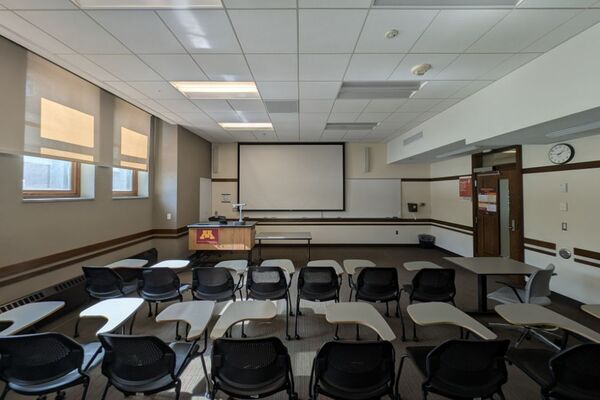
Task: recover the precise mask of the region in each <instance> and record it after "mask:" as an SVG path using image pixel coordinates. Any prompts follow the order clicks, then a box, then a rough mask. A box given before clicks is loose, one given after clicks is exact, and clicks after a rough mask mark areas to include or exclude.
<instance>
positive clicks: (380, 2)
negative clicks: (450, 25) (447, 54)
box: [373, 0, 519, 7]
mask: <svg viewBox="0 0 600 400" xmlns="http://www.w3.org/2000/svg"><path fill="white" fill-rule="evenodd" d="M518 2H519V0H375V2H374V3H373V5H374V6H375V7H513V6H515V5H516V4H517V3H518Z"/></svg>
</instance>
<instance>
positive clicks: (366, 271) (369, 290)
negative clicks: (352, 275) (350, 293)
mask: <svg viewBox="0 0 600 400" xmlns="http://www.w3.org/2000/svg"><path fill="white" fill-rule="evenodd" d="M354 290H355V295H354V299H355V300H356V301H358V300H362V301H367V302H371V303H385V316H386V317H389V316H390V309H389V302H390V301H395V302H396V317H399V318H400V321H401V323H402V340H403V341H404V340H406V334H405V329H404V317H403V316H402V311H401V310H400V295H401V294H402V290H401V289H400V284H399V283H398V271H397V270H396V268H386V267H370V268H363V269H361V270H360V272H359V273H358V277H357V278H356V287H355V288H354ZM359 338H360V335H359V327H358V325H356V339H357V340H358V339H359Z"/></svg>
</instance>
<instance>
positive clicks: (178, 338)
mask: <svg viewBox="0 0 600 400" xmlns="http://www.w3.org/2000/svg"><path fill="white" fill-rule="evenodd" d="M175 340H181V335H180V334H179V321H177V323H176V324H175Z"/></svg>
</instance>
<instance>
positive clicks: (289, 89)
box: [256, 82, 298, 100]
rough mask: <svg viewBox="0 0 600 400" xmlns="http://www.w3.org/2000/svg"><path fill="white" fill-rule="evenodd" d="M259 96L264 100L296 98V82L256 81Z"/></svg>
mask: <svg viewBox="0 0 600 400" xmlns="http://www.w3.org/2000/svg"><path fill="white" fill-rule="evenodd" d="M256 86H257V87H258V91H259V92H260V97H262V98H263V99H266V100H294V99H297V98H298V82H256Z"/></svg>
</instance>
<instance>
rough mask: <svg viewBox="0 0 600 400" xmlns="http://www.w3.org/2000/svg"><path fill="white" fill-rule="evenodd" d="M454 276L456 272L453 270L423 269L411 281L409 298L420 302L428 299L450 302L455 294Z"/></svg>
mask: <svg viewBox="0 0 600 400" xmlns="http://www.w3.org/2000/svg"><path fill="white" fill-rule="evenodd" d="M455 275H456V271H454V270H453V269H438V268H424V269H422V270H420V271H419V272H417V273H416V275H415V276H414V278H413V280H412V286H413V291H412V293H411V297H413V298H419V299H420V300H421V301H423V300H426V299H428V298H431V299H435V300H441V299H442V298H445V299H448V300H450V299H452V298H454V295H455V294H456V286H455V283H454V278H455Z"/></svg>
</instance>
